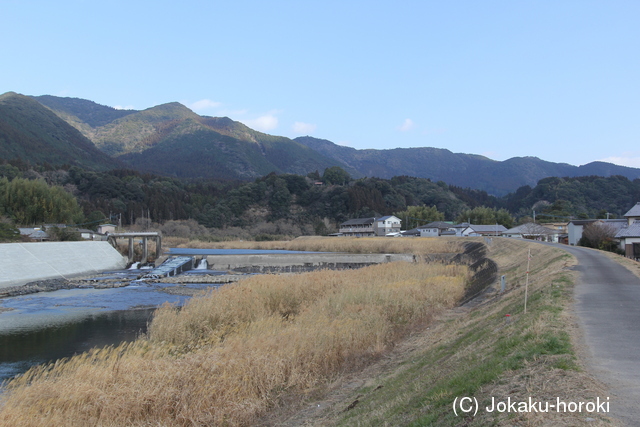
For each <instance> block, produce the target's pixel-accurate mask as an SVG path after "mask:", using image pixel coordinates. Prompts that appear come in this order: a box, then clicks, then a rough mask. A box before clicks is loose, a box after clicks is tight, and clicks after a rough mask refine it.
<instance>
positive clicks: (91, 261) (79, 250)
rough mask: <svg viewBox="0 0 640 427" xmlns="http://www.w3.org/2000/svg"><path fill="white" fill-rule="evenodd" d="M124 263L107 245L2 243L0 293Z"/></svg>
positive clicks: (91, 272)
mask: <svg viewBox="0 0 640 427" xmlns="http://www.w3.org/2000/svg"><path fill="white" fill-rule="evenodd" d="M126 264H127V260H126V258H124V257H123V256H122V255H121V254H120V253H119V252H118V251H117V250H116V249H115V248H113V246H111V245H110V244H109V243H107V242H42V243H35V242H32V243H1V244H0V290H2V289H4V288H12V287H16V286H21V285H25V284H28V283H34V282H38V281H47V280H50V279H70V278H74V277H78V276H83V275H87V274H95V273H98V272H100V271H106V270H119V269H123V268H125V266H126ZM43 286H45V287H46V286H47V285H46V284H43Z"/></svg>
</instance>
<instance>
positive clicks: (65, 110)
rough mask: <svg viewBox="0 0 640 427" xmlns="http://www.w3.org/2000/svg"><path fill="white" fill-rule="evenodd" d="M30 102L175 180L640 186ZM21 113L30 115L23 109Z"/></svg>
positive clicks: (192, 119)
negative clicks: (333, 177)
mask: <svg viewBox="0 0 640 427" xmlns="http://www.w3.org/2000/svg"><path fill="white" fill-rule="evenodd" d="M34 99H36V100H38V101H39V102H40V103H42V105H46V106H47V108H49V109H50V110H51V111H53V112H55V113H56V114H57V115H58V116H59V117H60V118H62V119H64V120H65V121H67V122H68V123H69V124H71V125H72V126H74V127H75V128H76V129H78V130H79V131H80V132H82V133H83V134H84V135H85V136H86V137H87V138H89V139H90V140H91V141H92V142H93V143H94V144H95V145H96V146H97V147H98V148H100V149H101V150H102V151H103V152H105V153H108V154H110V155H112V156H115V157H117V158H118V159H119V160H120V161H122V162H123V163H124V164H126V165H127V166H128V167H130V168H132V169H135V170H140V171H148V172H153V173H157V174H162V175H168V176H174V177H184V178H215V179H243V180H247V179H254V178H257V177H260V176H264V175H265V174H268V173H270V172H276V173H294V174H301V175H306V174H307V173H309V172H314V171H316V170H317V171H319V172H322V171H323V170H324V169H326V168H327V167H331V166H340V167H342V168H344V169H345V170H346V171H347V172H349V174H350V175H351V176H352V177H356V178H357V177H362V176H369V177H380V178H387V179H389V178H391V177H393V176H401V175H406V176H415V177H422V178H428V179H431V180H432V181H434V182H437V181H444V182H446V183H447V184H451V185H453V186H457V187H462V188H467V187H469V188H474V189H480V190H484V191H487V192H488V193H489V194H493V195H497V196H504V195H506V194H508V193H510V192H514V191H515V190H516V189H518V188H519V187H521V186H524V185H528V186H530V187H533V186H535V185H536V184H537V182H538V181H539V180H540V179H544V178H547V177H552V176H557V177H575V176H585V175H598V176H605V177H606V176H613V175H621V176H625V177H627V178H629V179H631V180H633V179H636V178H640V169H636V168H628V167H623V166H617V165H613V164H609V163H603V162H593V163H589V164H587V165H583V166H580V167H577V166H572V165H569V164H566V163H553V162H547V161H544V160H540V159H538V158H536V157H518V158H512V159H508V160H505V161H495V160H491V159H489V158H487V157H484V156H480V155H474V154H462V153H452V152H451V151H449V150H446V149H438V148H430V147H422V148H396V149H388V150H374V149H367V150H356V149H354V148H350V147H342V146H339V145H336V144H334V143H333V142H331V141H328V140H322V139H317V138H313V137H300V138H296V139H294V140H291V139H289V138H286V137H280V136H273V135H268V134H265V133H261V132H258V131H255V130H253V129H250V128H249V127H247V126H245V125H244V124H242V123H240V122H236V121H233V120H231V119H229V118H227V117H206V116H200V115H198V114H196V113H194V112H193V111H191V110H190V109H188V108H187V107H185V106H184V105H182V104H179V103H177V102H172V103H168V104H163V105H159V106H156V107H152V108H148V109H146V110H142V111H137V110H117V109H114V108H111V107H106V106H102V105H99V104H96V103H94V102H92V101H88V100H82V99H77V98H59V97H54V96H39V97H35V98H34ZM29 108H31V107H29ZM23 113H25V114H28V108H27V109H25V110H24V111H23ZM45 145H46V144H45ZM5 151H6V149H5ZM14 151H15V150H14ZM41 151H46V150H42V149H41ZM21 153H22V155H24V156H26V157H25V160H27V161H31V157H30V156H33V161H32V163H37V162H42V161H46V159H44V160H43V159H41V158H40V157H42V156H38V155H36V154H34V153H29V152H27V151H26V150H22V151H21ZM3 158H8V157H6V156H5V157H3ZM96 159H98V158H97V157H96ZM102 159H103V160H104V159H106V158H105V157H102ZM104 164H105V165H106V164H111V163H110V162H105V163H104ZM85 166H86V167H90V166H89V165H85ZM107 168H108V167H107Z"/></svg>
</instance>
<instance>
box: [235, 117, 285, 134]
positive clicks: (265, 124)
mask: <svg viewBox="0 0 640 427" xmlns="http://www.w3.org/2000/svg"><path fill="white" fill-rule="evenodd" d="M242 123H244V124H245V125H247V126H249V127H250V128H251V129H255V130H259V131H262V132H266V131H270V130H273V129H275V128H277V127H278V118H277V117H276V116H275V114H274V113H267V114H265V115H263V116H260V117H258V118H256V119H253V120H243V121H242Z"/></svg>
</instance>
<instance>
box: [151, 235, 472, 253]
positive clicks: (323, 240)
mask: <svg viewBox="0 0 640 427" xmlns="http://www.w3.org/2000/svg"><path fill="white" fill-rule="evenodd" d="M163 246H164V247H179V248H196V249H284V250H292V251H314V252H349V253H413V254H418V255H422V254H434V253H459V252H461V251H462V250H463V249H462V248H463V243H462V242H461V240H460V239H456V238H443V237H437V238H391V237H366V238H358V237H320V236H304V237H298V238H296V239H293V240H285V241H269V242H254V241H229V242H202V241H194V240H189V239H185V238H176V237H168V238H166V239H165V241H164V243H163Z"/></svg>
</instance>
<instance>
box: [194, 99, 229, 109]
mask: <svg viewBox="0 0 640 427" xmlns="http://www.w3.org/2000/svg"><path fill="white" fill-rule="evenodd" d="M221 106H222V102H217V101H212V100H210V99H201V100H200V101H196V102H193V103H191V104H189V106H188V107H189V108H190V109H192V110H193V111H202V110H210V109H212V108H219V107H221Z"/></svg>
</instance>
